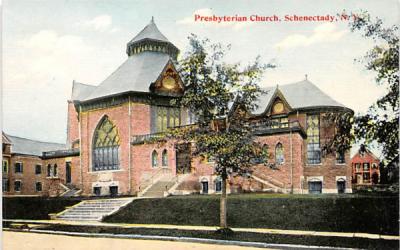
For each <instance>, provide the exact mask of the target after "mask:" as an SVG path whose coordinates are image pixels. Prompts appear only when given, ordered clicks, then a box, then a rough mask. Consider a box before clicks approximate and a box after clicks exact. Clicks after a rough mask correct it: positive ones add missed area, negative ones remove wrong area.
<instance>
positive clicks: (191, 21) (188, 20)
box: [176, 8, 255, 30]
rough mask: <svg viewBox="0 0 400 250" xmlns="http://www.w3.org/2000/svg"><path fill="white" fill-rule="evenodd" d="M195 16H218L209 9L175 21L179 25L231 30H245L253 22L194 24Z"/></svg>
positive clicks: (198, 10) (199, 10)
mask: <svg viewBox="0 0 400 250" xmlns="http://www.w3.org/2000/svg"><path fill="white" fill-rule="evenodd" d="M195 15H200V16H207V17H212V16H214V15H215V16H220V15H216V14H214V13H213V10H212V9H209V8H203V9H197V10H195V11H194V12H193V14H192V15H191V16H188V17H184V18H183V19H180V20H178V21H176V23H177V24H181V25H206V26H207V27H217V28H219V27H230V28H232V29H233V30H241V29H243V28H246V27H248V26H251V25H254V24H255V22H249V21H247V22H233V21H231V22H219V23H218V22H196V21H195V20H194V16H195Z"/></svg>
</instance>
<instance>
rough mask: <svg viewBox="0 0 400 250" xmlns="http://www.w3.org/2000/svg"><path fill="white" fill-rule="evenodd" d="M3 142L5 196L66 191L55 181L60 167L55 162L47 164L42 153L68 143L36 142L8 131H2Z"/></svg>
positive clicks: (52, 193)
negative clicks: (6, 132)
mask: <svg viewBox="0 0 400 250" xmlns="http://www.w3.org/2000/svg"><path fill="white" fill-rule="evenodd" d="M2 144H3V180H2V181H3V187H2V188H3V194H4V195H33V196H36V195H39V196H49V195H51V196H54V195H58V194H59V193H61V192H63V189H62V187H61V186H60V185H59V184H58V182H57V183H56V184H54V183H53V182H54V180H55V179H57V180H59V178H60V176H61V174H60V173H61V172H62V171H59V172H57V171H58V169H59V168H58V167H57V165H55V164H52V165H51V167H46V165H45V164H46V163H47V161H46V160H45V158H44V157H43V152H46V151H48V150H59V149H65V147H66V145H65V144H59V143H49V142H41V141H35V140H30V139H26V138H21V137H16V136H11V135H7V134H5V133H2ZM60 167H61V166H60ZM47 168H48V169H47ZM50 171H51V174H49V173H50Z"/></svg>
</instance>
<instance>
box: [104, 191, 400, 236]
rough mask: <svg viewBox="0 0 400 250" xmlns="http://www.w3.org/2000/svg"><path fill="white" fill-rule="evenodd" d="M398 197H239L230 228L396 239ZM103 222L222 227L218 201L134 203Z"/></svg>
mask: <svg viewBox="0 0 400 250" xmlns="http://www.w3.org/2000/svg"><path fill="white" fill-rule="evenodd" d="M398 218H399V203H398V197H397V196H371V195H369V196H356V195H282V194H241V195H230V196H229V198H228V225H229V226H230V227H254V228H276V229H292V230H315V231H331V232H365V233H380V234H392V235H398V233H399V222H398ZM105 222H114V223H139V224H142V223H143V224H174V225H205V226H217V225H218V224H219V196H216V195H193V196H173V197H168V198H155V199H142V200H136V201H134V202H132V203H131V204H129V205H128V206H127V207H125V208H123V209H122V210H120V211H118V212H117V213H116V214H113V215H111V216H109V217H107V218H105Z"/></svg>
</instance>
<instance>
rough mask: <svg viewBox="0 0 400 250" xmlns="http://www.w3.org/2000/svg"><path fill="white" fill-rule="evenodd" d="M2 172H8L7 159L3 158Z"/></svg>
mask: <svg viewBox="0 0 400 250" xmlns="http://www.w3.org/2000/svg"><path fill="white" fill-rule="evenodd" d="M3 173H5V174H6V173H8V161H6V160H3Z"/></svg>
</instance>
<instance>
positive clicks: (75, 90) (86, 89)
mask: <svg viewBox="0 0 400 250" xmlns="http://www.w3.org/2000/svg"><path fill="white" fill-rule="evenodd" d="M95 88H96V86H93V85H88V84H84V83H80V82H76V81H73V82H72V94H71V100H72V101H74V100H82V99H84V98H85V97H87V96H88V95H90V93H91V92H92V91H93V90H94V89H95Z"/></svg>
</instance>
